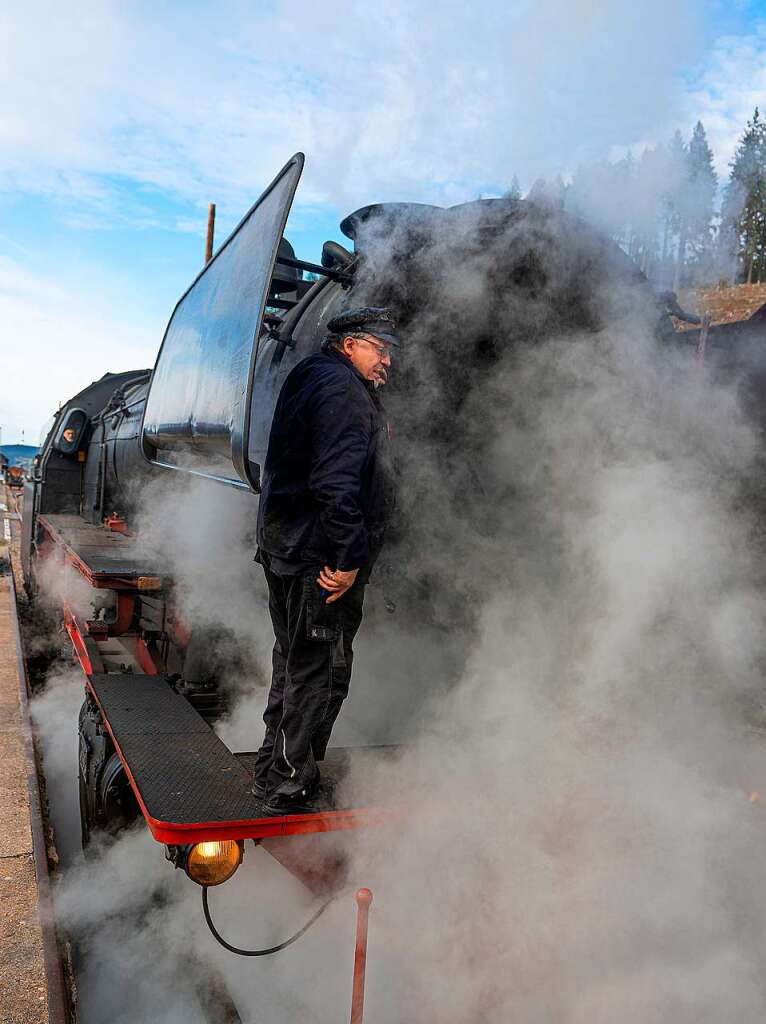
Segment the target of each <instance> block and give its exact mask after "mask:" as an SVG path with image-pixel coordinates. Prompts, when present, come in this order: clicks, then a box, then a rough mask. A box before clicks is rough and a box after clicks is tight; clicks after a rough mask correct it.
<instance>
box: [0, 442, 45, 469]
mask: <svg viewBox="0 0 766 1024" xmlns="http://www.w3.org/2000/svg"><path fill="white" fill-rule="evenodd" d="M39 450H40V449H39V448H38V447H37V445H34V444H4V445H1V446H0V457H1V458H4V459H5V460H6V464H7V465H8V466H23V467H24V469H25V470H27V471H28V470H29V469H31V467H32V459H34V457H35V455H37V453H38V451H39Z"/></svg>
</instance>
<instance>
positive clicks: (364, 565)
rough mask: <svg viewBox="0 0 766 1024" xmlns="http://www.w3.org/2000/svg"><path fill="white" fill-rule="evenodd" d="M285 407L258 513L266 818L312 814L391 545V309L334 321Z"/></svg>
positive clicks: (257, 788)
mask: <svg viewBox="0 0 766 1024" xmlns="http://www.w3.org/2000/svg"><path fill="white" fill-rule="evenodd" d="M327 328H328V331H329V334H328V336H327V339H326V340H325V343H324V345H323V346H322V351H321V352H316V353H314V354H313V355H310V356H308V357H307V358H306V359H303V360H301V362H300V363H298V365H297V366H296V367H295V368H294V369H293V370H291V372H290V373H289V375H288V377H287V379H286V380H285V383H284V385H283V386H282V390H281V392H280V394H279V398H278V400H277V405H276V409H275V411H274V419H273V421H272V425H271V433H270V435H269V446H268V451H267V454H266V462H265V466H264V472H263V481H262V486H261V497H260V505H259V508H258V528H257V539H258V553H257V555H256V561H258V562H260V563H261V565H262V566H263V571H264V573H265V575H266V583H267V584H268V588H269V611H270V614H271V620H272V624H273V626H274V634H275V638H276V641H275V644H274V650H273V655H272V668H273V672H272V681H271V689H270V691H269V696H268V702H267V706H266V711H265V713H264V716H263V720H264V722H265V724H266V735H265V737H264V740H263V744H262V745H261V748H260V750H259V751H258V755H257V758H256V763H255V779H254V784H253V793H254V794H255V796H257V797H258V798H259V800H261V801H262V805H261V807H262V813H263V814H265V815H284V814H305V813H308V812H310V811H312V810H314V809H315V805H313V804H312V801H316V799H317V798H318V797H319V796H320V795H321V794H320V784H319V769H318V767H317V762H318V761H321V760H322V759H323V758H324V755H325V751H326V749H327V744H328V742H329V739H330V733H331V731H332V727H333V724H334V722H335V719H336V718H337V716H338V713H339V711H340V708H341V705H342V703H343V701H344V699H345V697H346V696H347V694H348V689H349V682H350V679H351V666H352V661H353V641H354V636H355V635H356V632H357V630H358V629H359V625H360V623H361V621H362V604H363V601H364V588H365V584H366V583H367V581H368V579H369V574H370V571H371V569H372V566H373V564H374V562H375V559H376V557H377V555H378V553H379V552H380V548H381V547H382V543H383V530H384V527H385V519H386V515H387V505H388V493H389V488H388V474H387V473H386V468H385V461H386V460H385V451H384V449H385V446H386V444H387V441H388V428H387V424H386V422H385V418H384V415H383V409H382V406H381V404H380V401H379V399H378V397H377V394H376V392H377V389H378V388H380V387H382V386H383V385H384V384H385V383H386V381H387V379H388V368H389V367H390V365H391V350H392V348H394V347H397V346H398V345H399V339H398V338H397V336H396V325H395V322H394V317H393V313H392V311H391V310H389V309H381V308H373V307H366V308H363V309H352V310H347V311H346V312H344V313H341V314H340V315H339V316H336V317H335V318H334V319H332V320H330V321H329V323H328V325H327Z"/></svg>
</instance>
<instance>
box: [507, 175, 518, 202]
mask: <svg viewBox="0 0 766 1024" xmlns="http://www.w3.org/2000/svg"><path fill="white" fill-rule="evenodd" d="M505 198H506V199H521V185H520V184H519V179H518V177H517V176H516V175H515V174H514V176H513V178H512V180H511V187H510V188H509V189H508V191H507V192H506V193H505Z"/></svg>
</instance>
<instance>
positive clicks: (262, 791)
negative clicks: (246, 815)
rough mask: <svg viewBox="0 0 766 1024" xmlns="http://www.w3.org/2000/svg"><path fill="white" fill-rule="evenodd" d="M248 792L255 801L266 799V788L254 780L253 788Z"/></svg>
mask: <svg viewBox="0 0 766 1024" xmlns="http://www.w3.org/2000/svg"><path fill="white" fill-rule="evenodd" d="M250 792H251V793H252V794H253V796H254V797H255V799H256V800H265V799H266V787H265V786H264V784H263V783H262V782H258V781H257V780H255V781H254V782H253V787H252V789H251V790H250Z"/></svg>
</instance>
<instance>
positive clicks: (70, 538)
mask: <svg viewBox="0 0 766 1024" xmlns="http://www.w3.org/2000/svg"><path fill="white" fill-rule="evenodd" d="M39 522H40V525H41V526H42V527H43V528H44V529H45V530H47V532H48V533H49V534H50V535H51V536H52V537H53V539H54V540H55V541H57V542H58V543H62V544H63V545H64V546H65V547H66V548H67V549H68V551H69V552H70V553H71V554H72V555H74V556H75V557H76V558H77V559H79V561H80V562H82V563H83V565H84V566H85V568H86V569H87V571H88V573H89V574H90V575H91V576H93V577H94V578H98V577H99V576H125V577H129V578H133V577H138V576H158V575H159V576H162V575H164V572H163V565H162V564H161V559H160V558H159V556H157V557H155V556H154V555H152V554H147V553H146V551H141V550H139V549H138V545H137V542H136V540H135V538H133V537H128V536H126V535H125V534H124V533H116V532H115V531H113V530H108V529H107V528H106V527H104V526H94V525H93V524H92V523H86V522H85V521H84V520H83V519H81V518H80V516H76V515H63V514H60V515H51V514H49V515H44V516H40V517H39Z"/></svg>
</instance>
